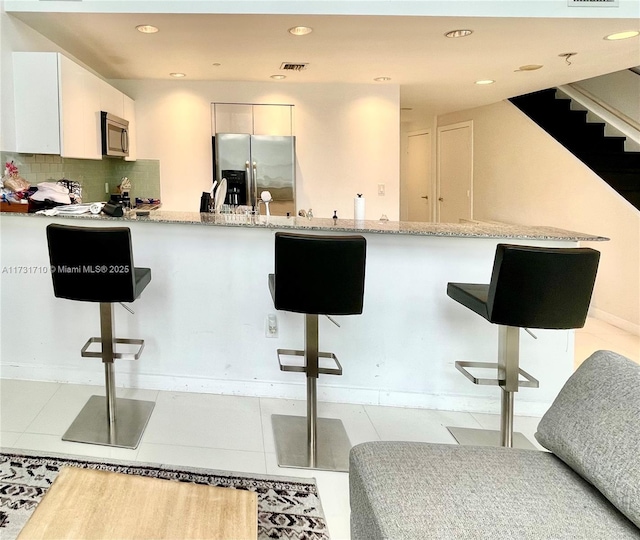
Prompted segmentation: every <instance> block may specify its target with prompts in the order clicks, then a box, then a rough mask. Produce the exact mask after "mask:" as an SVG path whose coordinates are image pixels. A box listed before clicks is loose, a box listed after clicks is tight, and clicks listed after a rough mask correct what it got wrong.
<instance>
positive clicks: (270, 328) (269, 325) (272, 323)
mask: <svg viewBox="0 0 640 540" xmlns="http://www.w3.org/2000/svg"><path fill="white" fill-rule="evenodd" d="M264 335H265V336H266V337H268V338H277V337H278V319H277V317H276V316H275V315H274V314H273V313H271V314H269V315H267V320H266V324H265V330H264Z"/></svg>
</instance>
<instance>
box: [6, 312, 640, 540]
mask: <svg viewBox="0 0 640 540" xmlns="http://www.w3.org/2000/svg"><path fill="white" fill-rule="evenodd" d="M597 349H610V350H615V351H617V352H620V353H621V354H624V355H625V356H628V357H630V358H632V359H633V360H635V361H638V362H640V337H638V336H632V335H630V334H628V333H626V332H624V331H622V330H619V329H617V328H615V327H613V326H611V325H608V324H606V323H603V322H602V321H597V320H594V319H590V320H589V321H588V323H587V325H586V326H585V328H584V329H583V330H580V331H578V332H577V333H576V365H578V364H579V363H580V362H581V361H582V360H584V359H585V358H586V357H588V356H589V355H590V354H591V353H592V352H593V351H595V350H597ZM94 393H96V394H101V393H103V389H102V388H101V387H96V386H85V385H70V384H58V383H45V382H32V381H19V380H9V379H3V380H0V407H1V409H0V430H1V431H0V446H2V447H3V448H19V449H31V450H40V451H48V452H58V453H67V454H76V455H83V456H88V457H95V458H100V457H103V458H114V459H124V460H132V461H143V462H155V463H166V464H173V465H185V466H192V467H207V468H212V469H222V470H230V471H244V472H247V473H262V474H264V473H266V474H279V475H288V476H298V477H309V476H312V477H315V478H316V480H317V483H318V488H319V491H320V497H321V500H322V505H323V508H324V512H325V516H326V518H327V522H328V526H329V531H330V534H331V537H332V538H333V539H334V540H341V539H348V538H349V479H348V475H347V474H346V473H331V472H323V471H306V470H301V469H283V468H279V467H278V465H277V461H276V455H275V445H274V441H273V435H272V431H271V415H272V414H298V415H301V416H304V415H305V413H306V406H305V403H304V402H301V401H292V400H284V399H270V398H251V397H238V396H220V395H212V394H194V393H181V392H162V391H153V390H124V389H118V396H119V397H128V398H136V399H145V400H151V401H155V402H156V406H155V410H154V412H153V415H152V418H151V420H150V422H149V425H148V426H147V429H146V431H145V434H144V436H143V439H142V442H141V444H140V446H139V447H138V448H137V449H136V450H126V449H115V448H108V447H103V446H95V445H87V444H78V443H70V442H64V441H62V440H61V436H62V434H63V433H64V431H66V429H67V427H68V426H69V425H70V423H71V422H72V420H73V418H74V417H75V415H76V414H77V412H78V411H79V410H80V409H81V408H82V406H83V404H84V403H85V402H86V400H87V399H88V398H89V396H91V395H92V394H94ZM318 409H319V411H318V412H319V415H320V416H324V417H328V418H340V419H341V420H342V421H343V423H344V425H345V428H346V430H347V433H348V434H349V438H350V440H351V443H352V444H358V443H360V442H364V441H373V440H408V441H425V442H435V443H449V444H455V441H454V439H453V437H451V435H450V434H449V432H448V431H447V430H446V426H462V427H477V428H490V429H497V428H498V416H497V415H491V414H477V413H460V412H450V411H434V410H421V409H403V408H396V407H378V406H362V405H348V404H337V403H320V404H319V407H318ZM538 420H539V419H538V418H532V417H517V418H516V419H515V429H516V431H520V432H522V433H524V434H525V435H526V436H527V437H528V438H529V440H530V441H532V442H535V439H534V433H535V430H536V427H537V424H538Z"/></svg>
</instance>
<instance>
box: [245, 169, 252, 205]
mask: <svg viewBox="0 0 640 540" xmlns="http://www.w3.org/2000/svg"><path fill="white" fill-rule="evenodd" d="M244 171H245V175H246V179H247V181H246V185H245V190H246V192H247V194H246V197H247V204H248V205H249V206H253V201H252V200H251V192H252V191H253V188H252V185H253V180H252V179H251V163H250V162H249V161H245V162H244Z"/></svg>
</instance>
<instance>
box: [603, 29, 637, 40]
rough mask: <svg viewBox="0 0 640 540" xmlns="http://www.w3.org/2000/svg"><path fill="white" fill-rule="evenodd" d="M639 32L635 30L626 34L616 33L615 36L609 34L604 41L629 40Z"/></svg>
mask: <svg viewBox="0 0 640 540" xmlns="http://www.w3.org/2000/svg"><path fill="white" fill-rule="evenodd" d="M638 34H640V32H638V31H637V30H629V31H628V32H618V33H617V34H609V35H608V36H605V37H604V39H608V40H609V41H616V40H618V39H629V38H632V37H636V36H637V35H638Z"/></svg>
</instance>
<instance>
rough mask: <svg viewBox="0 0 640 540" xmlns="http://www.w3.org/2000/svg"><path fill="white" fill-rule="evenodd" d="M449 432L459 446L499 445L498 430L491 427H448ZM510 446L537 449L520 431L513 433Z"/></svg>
mask: <svg viewBox="0 0 640 540" xmlns="http://www.w3.org/2000/svg"><path fill="white" fill-rule="evenodd" d="M447 429H448V430H449V433H451V435H453V438H454V439H455V440H456V441H457V442H458V444H459V445H461V446H501V444H500V431H498V430H493V429H475V428H461V427H448V428H447ZM511 447H512V448H521V449H523V450H537V448H536V447H535V446H534V445H533V444H532V443H531V442H530V441H529V439H527V438H526V437H525V436H524V435H523V434H522V433H513V439H512V446H511Z"/></svg>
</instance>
